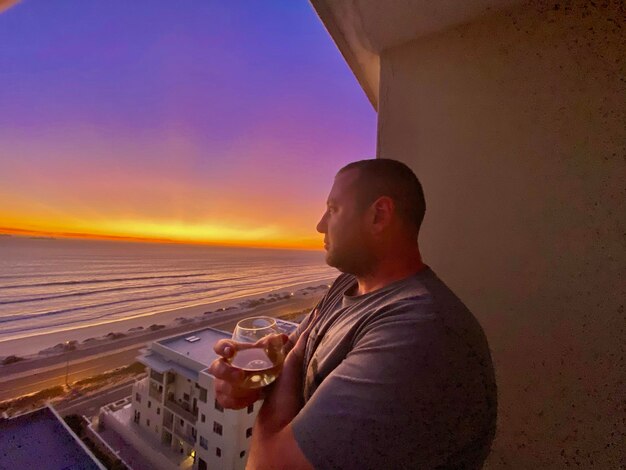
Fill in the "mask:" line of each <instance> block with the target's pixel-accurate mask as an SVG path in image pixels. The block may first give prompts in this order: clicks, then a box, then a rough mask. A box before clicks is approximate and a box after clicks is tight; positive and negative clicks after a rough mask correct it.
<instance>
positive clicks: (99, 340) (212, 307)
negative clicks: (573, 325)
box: [0, 278, 333, 360]
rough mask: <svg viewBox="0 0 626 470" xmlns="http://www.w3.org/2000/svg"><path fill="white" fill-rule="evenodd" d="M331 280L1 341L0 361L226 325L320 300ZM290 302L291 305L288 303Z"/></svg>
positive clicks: (43, 355)
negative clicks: (259, 310)
mask: <svg viewBox="0 0 626 470" xmlns="http://www.w3.org/2000/svg"><path fill="white" fill-rule="evenodd" d="M332 280H333V278H329V279H327V280H323V281H319V280H317V281H313V282H308V283H303V284H298V285H295V286H291V287H289V288H286V289H279V290H272V291H268V292H265V293H263V294H256V295H251V296H246V297H240V298H236V299H230V300H224V301H221V302H213V303H207V304H202V305H195V306H192V307H185V308H179V309H173V310H168V311H164V312H159V313H155V314H152V315H146V316H142V317H136V318H130V319H122V320H118V321H115V322H109V323H103V324H99V325H92V326H87V327H83V328H76V329H71V330H65V331H57V332H51V333H43V334H38V335H34V336H29V337H26V338H19V339H11V340H7V341H3V342H0V360H2V359H3V358H6V357H7V356H10V355H15V356H19V357H23V358H34V357H45V356H49V355H55V354H59V353H61V352H63V348H64V346H63V345H64V344H65V343H66V342H70V345H71V348H73V349H79V350H82V349H84V350H87V349H89V348H91V347H94V346H97V345H100V344H103V343H105V342H113V341H115V340H119V339H122V338H131V337H136V338H137V339H138V340H140V339H141V336H142V335H145V334H146V333H151V332H154V331H157V330H161V331H162V333H163V336H167V334H168V332H169V331H170V330H171V329H172V328H175V327H179V326H180V325H182V324H186V323H189V324H191V323H198V322H201V321H202V322H204V321H205V320H208V319H211V320H212V321H211V323H213V321H215V322H216V324H217V323H219V322H220V321H221V320H223V322H228V319H229V318H230V317H233V316H236V315H240V314H242V313H244V312H247V311H250V313H251V315H254V313H253V312H254V310H255V307H258V306H260V305H271V304H272V303H275V302H276V303H278V302H280V303H281V304H282V307H283V309H284V306H285V303H286V304H287V305H288V304H289V303H292V304H293V308H294V309H297V307H296V306H297V305H298V302H297V301H298V300H302V299H306V298H310V297H313V296H316V297H321V295H323V293H324V292H325V291H326V290H327V288H328V284H330V282H331V281H332ZM288 300H292V301H293V302H287V301H288Z"/></svg>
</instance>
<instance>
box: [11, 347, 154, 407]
mask: <svg viewBox="0 0 626 470" xmlns="http://www.w3.org/2000/svg"><path fill="white" fill-rule="evenodd" d="M142 347H143V345H141V346H139V347H136V348H132V349H127V350H124V351H118V352H113V353H111V354H106V355H102V356H99V357H96V358H94V359H89V360H87V361H81V362H78V363H76V364H73V363H72V362H71V361H70V362H69V365H68V368H67V371H68V382H69V383H72V382H75V381H77V380H81V379H86V378H87V377H92V376H94V375H98V374H101V373H102V372H106V371H108V370H111V369H115V368H116V367H122V366H125V365H128V364H131V363H132V362H135V358H136V357H137V356H138V355H139V349H141V348H142ZM65 371H66V363H63V364H62V365H58V366H56V367H53V368H47V370H45V371H42V372H37V373H34V374H29V375H26V376H25V377H19V378H15V379H9V380H3V381H0V401H3V400H8V399H10V398H15V397H19V396H22V395H26V394H28V393H33V392H37V391H39V390H43V389H45V388H50V387H54V386H57V385H65Z"/></svg>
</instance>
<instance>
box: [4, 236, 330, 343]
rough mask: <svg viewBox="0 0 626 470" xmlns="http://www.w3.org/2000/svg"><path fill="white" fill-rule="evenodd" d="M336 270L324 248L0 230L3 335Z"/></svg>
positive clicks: (276, 285) (239, 293)
mask: <svg viewBox="0 0 626 470" xmlns="http://www.w3.org/2000/svg"><path fill="white" fill-rule="evenodd" d="M337 274H338V273H337V271H336V270H335V269H333V268H330V267H328V266H327V265H326V264H325V263H324V254H323V252H321V251H296V250H274V249H253V248H231V247H213V246H210V247H209V246H199V245H180V244H156V243H138V242H118V241H100V240H78V239H48V238H27V237H16V236H0V342H1V341H5V340H9V339H17V338H25V337H29V336H33V335H37V334H41V333H47V332H54V331H63V330H71V329H74V328H78V327H83V326H89V325H93V324H102V323H107V322H112V321H114V320H119V319H120V318H133V317H139V316H145V315H150V314H153V313H158V312H163V311H167V310H172V309H176V308H182V307H191V306H194V305H201V304H205V303H210V302H217V301H222V300H230V299H237V298H240V297H244V296H249V295H254V294H259V295H262V294H264V293H266V292H269V291H272V290H275V289H284V288H288V287H291V286H296V285H298V284H302V283H306V282H313V281H318V280H319V281H320V282H324V281H325V280H327V279H329V278H331V277H334V276H336V275H337Z"/></svg>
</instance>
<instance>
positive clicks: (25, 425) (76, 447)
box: [0, 407, 105, 470]
mask: <svg viewBox="0 0 626 470" xmlns="http://www.w3.org/2000/svg"><path fill="white" fill-rule="evenodd" d="M0 435H1V436H2V439H0V469H17V468H32V469H37V470H65V469H68V470H69V469H73V470H103V469H105V467H104V466H103V465H102V464H100V463H99V462H98V461H97V460H96V458H95V457H94V456H93V454H92V453H91V452H90V451H89V450H88V449H87V447H85V445H84V444H83V443H82V442H81V441H80V440H79V439H78V437H76V435H75V434H74V433H73V432H72V431H71V430H70V429H69V428H68V427H67V426H66V425H65V423H64V422H63V421H62V419H61V418H60V417H59V416H58V415H57V414H56V413H55V412H54V411H53V410H52V409H51V408H49V407H45V408H41V409H39V410H36V411H33V412H31V413H27V414H23V415H21V416H17V417H15V418H11V419H8V420H3V421H0Z"/></svg>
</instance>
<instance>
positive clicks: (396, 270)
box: [355, 249, 426, 295]
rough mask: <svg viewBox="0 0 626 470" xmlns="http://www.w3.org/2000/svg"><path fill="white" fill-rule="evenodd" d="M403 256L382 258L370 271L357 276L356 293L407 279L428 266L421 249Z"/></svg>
mask: <svg viewBox="0 0 626 470" xmlns="http://www.w3.org/2000/svg"><path fill="white" fill-rule="evenodd" d="M409 251H410V252H408V253H405V254H403V256H401V257H388V258H384V259H382V260H381V261H380V262H379V263H378V265H377V266H376V268H375V269H374V270H372V271H371V272H370V273H368V274H365V275H362V276H356V279H357V282H358V290H357V292H355V295H363V294H368V293H370V292H374V291H376V290H378V289H382V288H383V287H385V286H388V285H389V284H391V283H393V282H396V281H399V280H401V279H406V278H407V277H410V276H412V275H414V274H416V273H418V272H419V271H422V270H423V269H424V268H426V265H425V264H424V263H423V262H422V257H421V256H420V252H419V250H417V249H415V250H409Z"/></svg>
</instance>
